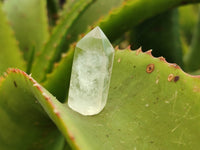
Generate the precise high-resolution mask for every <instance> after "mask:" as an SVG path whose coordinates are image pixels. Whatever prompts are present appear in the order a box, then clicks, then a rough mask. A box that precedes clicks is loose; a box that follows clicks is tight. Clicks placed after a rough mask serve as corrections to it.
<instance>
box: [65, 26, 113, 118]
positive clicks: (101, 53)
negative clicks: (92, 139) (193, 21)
mask: <svg viewBox="0 0 200 150" xmlns="http://www.w3.org/2000/svg"><path fill="white" fill-rule="evenodd" d="M114 52H115V50H114V48H113V47H112V45H111V43H110V42H109V40H108V39H107V37H106V36H105V35H104V33H103V32H102V30H101V29H100V28H99V27H96V28H94V29H93V30H92V31H90V32H89V33H88V34H87V35H86V36H85V37H83V38H82V39H81V40H80V41H79V42H78V43H77V45H76V48H75V53H74V60H73V66H72V73H71V80H70V88H69V94H68V95H69V96H68V105H69V107H70V108H71V109H73V110H74V111H76V112H78V113H80V114H82V115H95V114H98V113H99V112H100V111H101V110H102V109H103V108H104V107H105V105H106V101H107V97H108V91H109V85H110V78H111V72H112V66H113V59H114Z"/></svg>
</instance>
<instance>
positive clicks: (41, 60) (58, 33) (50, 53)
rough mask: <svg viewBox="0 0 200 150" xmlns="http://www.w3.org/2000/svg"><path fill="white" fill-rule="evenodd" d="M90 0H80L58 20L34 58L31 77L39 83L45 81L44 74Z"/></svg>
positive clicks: (48, 69) (50, 69)
mask: <svg viewBox="0 0 200 150" xmlns="http://www.w3.org/2000/svg"><path fill="white" fill-rule="evenodd" d="M91 2H92V0H87V1H85V0H80V1H78V2H77V3H76V4H75V5H74V6H73V7H72V8H71V11H69V12H68V13H66V14H65V17H64V18H62V20H59V22H58V25H57V26H56V27H55V28H54V29H53V32H52V35H51V37H50V39H49V40H48V42H47V43H46V44H45V46H44V47H43V50H42V52H41V54H40V55H39V56H38V57H37V58H36V60H35V64H34V65H33V69H32V73H33V76H34V77H35V78H36V79H37V80H39V81H45V79H46V74H47V73H50V72H51V71H52V68H53V64H54V63H55V61H56V60H57V59H58V58H59V56H60V55H61V53H62V46H63V44H64V43H65V42H66V40H67V39H66V35H67V34H68V32H69V29H70V28H71V26H72V25H73V22H74V21H75V20H76V18H77V17H78V16H79V15H80V14H81V12H82V11H84V10H85V9H86V8H87V6H88V5H89V4H90V3H91Z"/></svg>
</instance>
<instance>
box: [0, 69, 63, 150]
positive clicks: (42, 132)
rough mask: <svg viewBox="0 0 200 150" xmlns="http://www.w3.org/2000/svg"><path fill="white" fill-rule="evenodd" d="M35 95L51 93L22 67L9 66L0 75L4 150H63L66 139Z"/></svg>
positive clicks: (0, 135)
mask: <svg viewBox="0 0 200 150" xmlns="http://www.w3.org/2000/svg"><path fill="white" fill-rule="evenodd" d="M34 93H37V94H34ZM36 95H40V98H41V99H45V96H46V97H47V96H48V93H45V92H43V91H40V87H39V84H37V82H36V81H34V80H33V79H32V78H31V77H30V76H28V75H27V74H26V73H24V72H22V71H20V70H17V69H10V70H9V71H8V73H7V75H6V77H5V78H2V77H1V78H0V97H1V98H0V122H1V123H0V128H1V132H0V149H1V150H13V149H15V150H36V149H37V150H63V148H64V144H65V140H64V138H63V136H62V135H61V134H60V132H59V131H58V130H57V128H56V127H55V125H54V124H53V123H52V121H51V120H50V119H49V117H48V116H47V115H46V113H45V112H44V111H43V108H42V107H41V105H40V104H39V102H38V100H39V99H40V98H39V97H38V96H36ZM37 98H39V99H37ZM46 101H47V102H48V99H47V100H46ZM47 105H51V104H47Z"/></svg>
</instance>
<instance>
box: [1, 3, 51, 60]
mask: <svg viewBox="0 0 200 150" xmlns="http://www.w3.org/2000/svg"><path fill="white" fill-rule="evenodd" d="M3 7H4V10H5V12H6V14H7V17H8V19H9V22H10V23H11V26H12V28H13V29H14V31H15V35H16V38H17V40H18V41H19V46H20V48H21V50H22V51H23V53H24V58H25V59H26V60H28V59H29V53H31V50H32V48H33V47H35V51H36V54H37V53H38V52H39V51H40V50H41V48H42V46H43V45H44V42H45V41H46V40H47V38H48V21H47V10H46V0H6V1H5V2H4V6H3Z"/></svg>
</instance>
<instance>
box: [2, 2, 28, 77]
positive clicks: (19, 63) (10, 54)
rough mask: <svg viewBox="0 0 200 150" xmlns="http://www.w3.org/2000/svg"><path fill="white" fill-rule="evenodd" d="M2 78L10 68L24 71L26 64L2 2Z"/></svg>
mask: <svg viewBox="0 0 200 150" xmlns="http://www.w3.org/2000/svg"><path fill="white" fill-rule="evenodd" d="M0 18H1V19H0V53H1V54H0V64H1V65H0V76H1V75H2V73H3V72H4V71H6V70H7V68H8V67H18V68H20V69H24V66H25V62H24V61H23V58H22V55H21V53H20V50H19V47H18V43H17V41H16V39H15V37H14V33H13V31H12V30H11V27H10V26H9V23H8V21H7V20H6V17H5V14H4V13H3V12H2V3H1V2H0Z"/></svg>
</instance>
